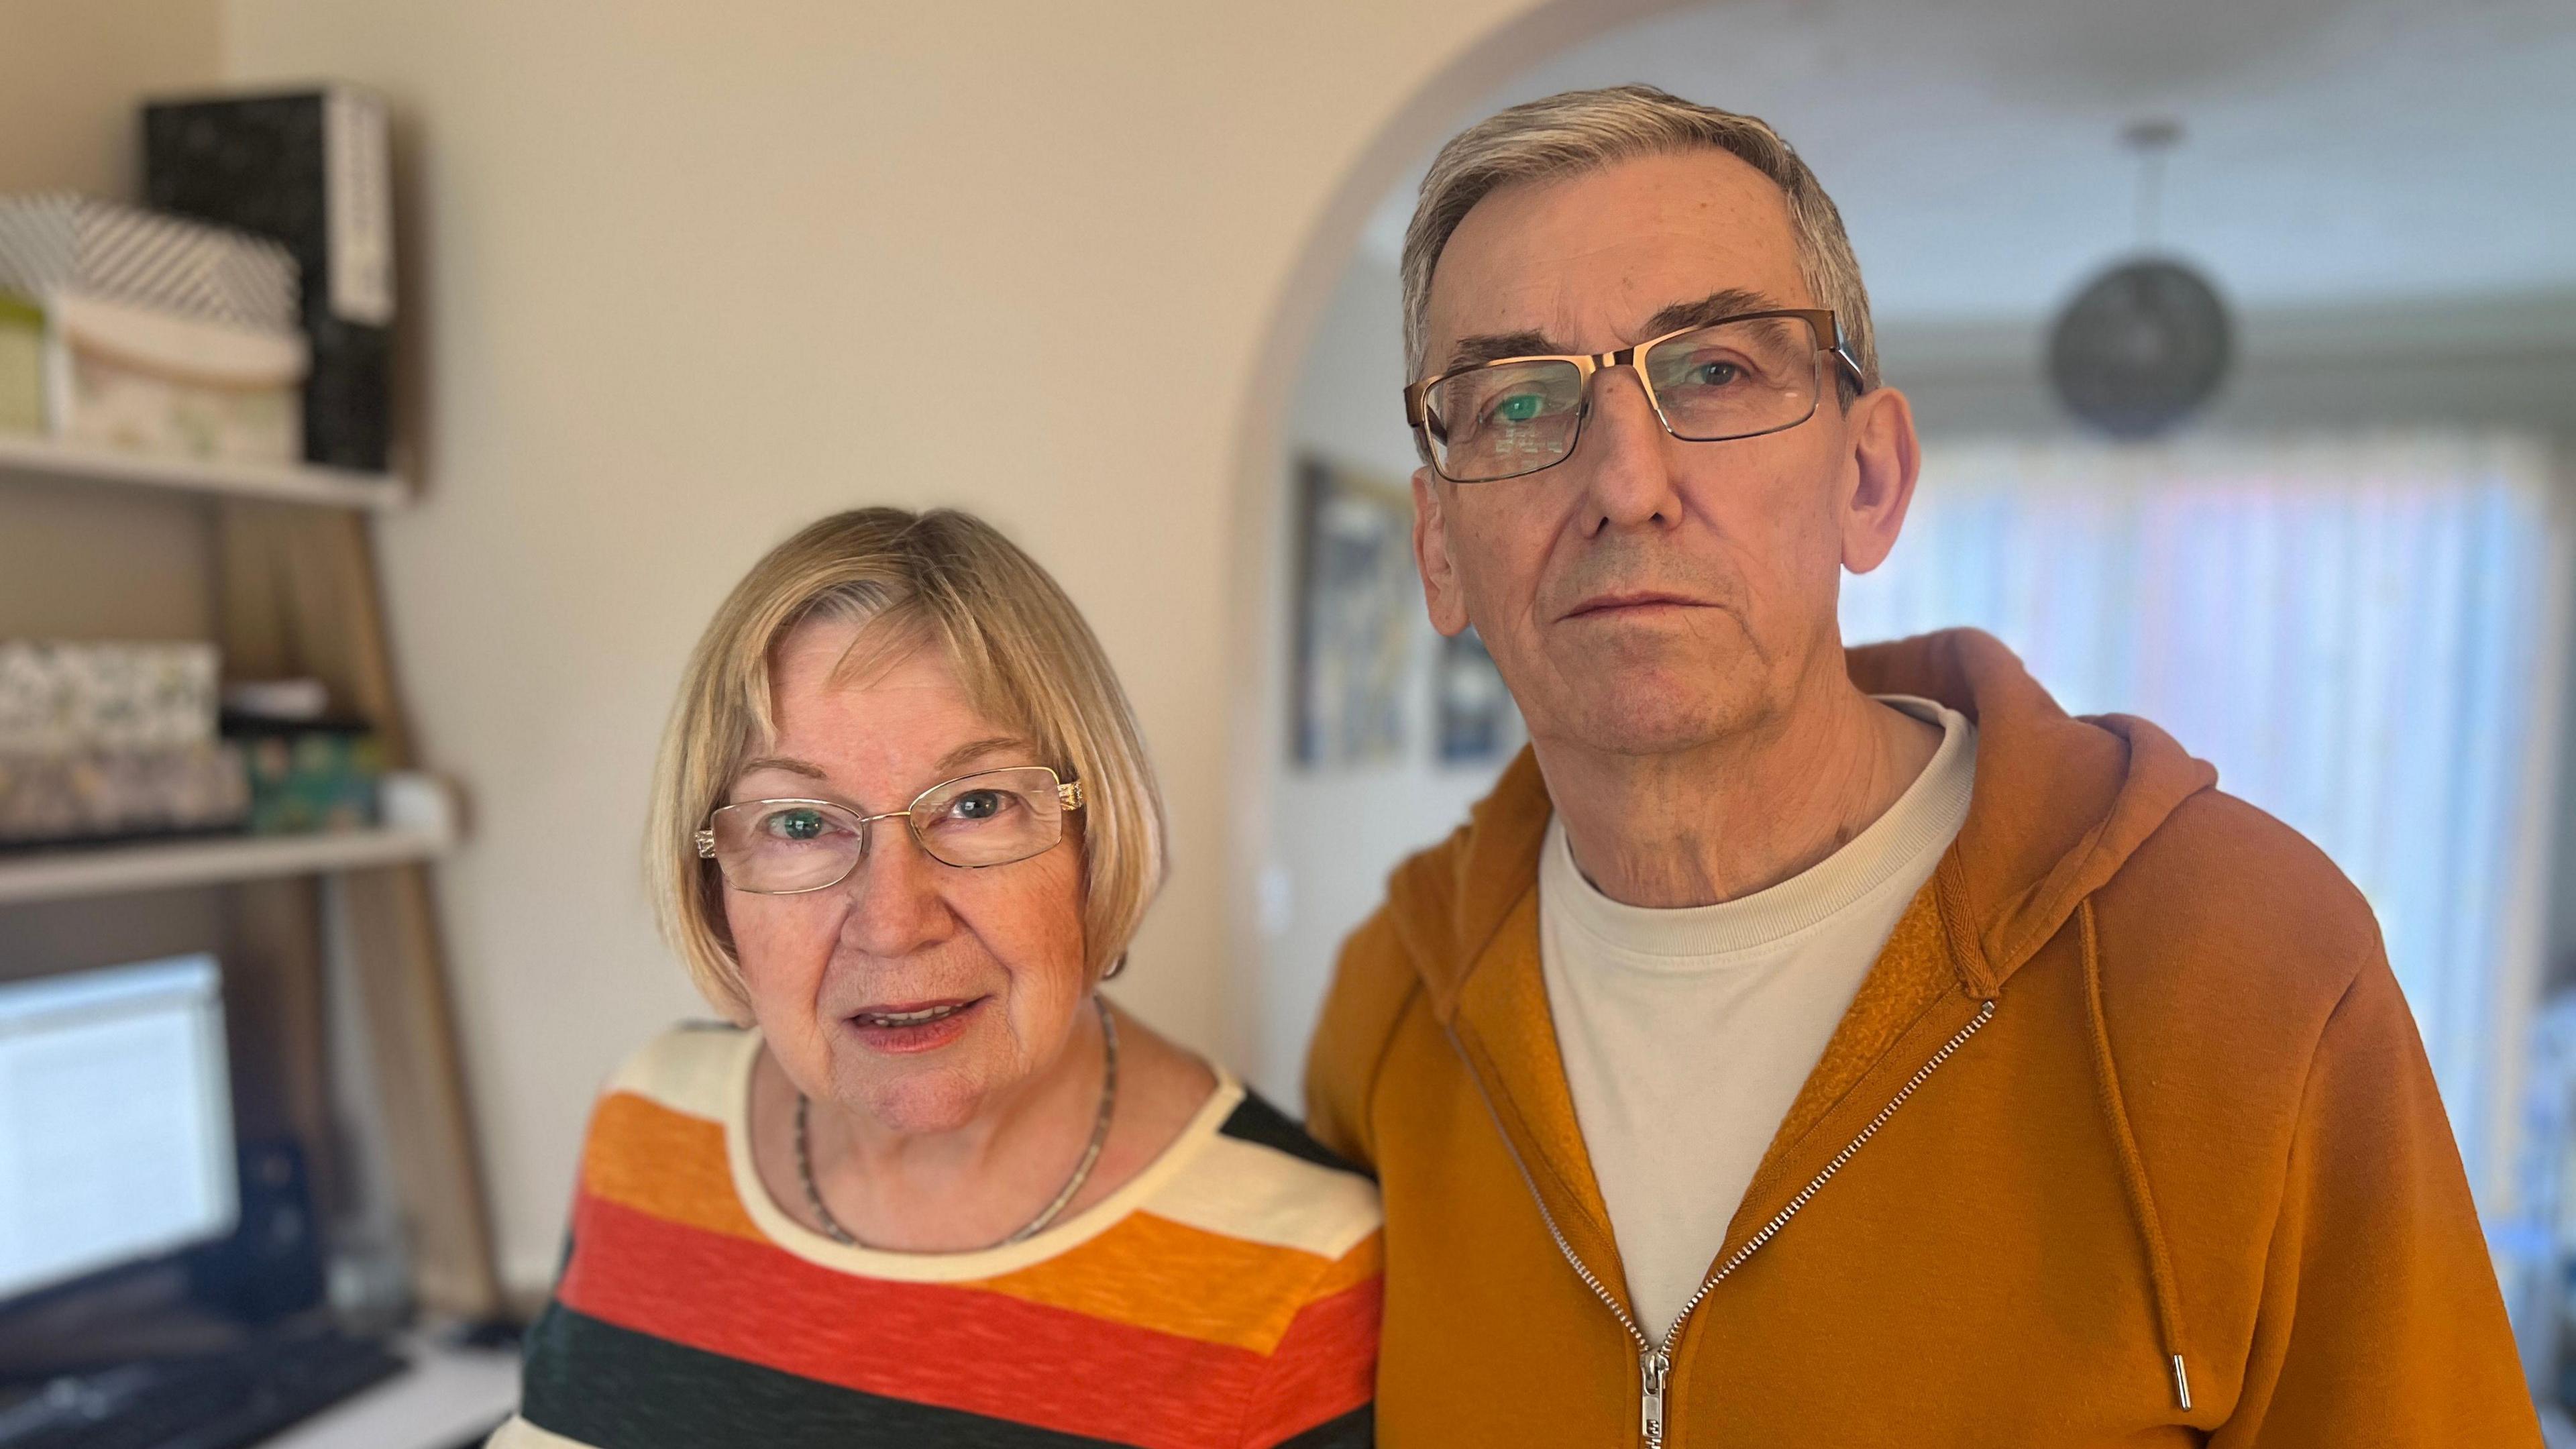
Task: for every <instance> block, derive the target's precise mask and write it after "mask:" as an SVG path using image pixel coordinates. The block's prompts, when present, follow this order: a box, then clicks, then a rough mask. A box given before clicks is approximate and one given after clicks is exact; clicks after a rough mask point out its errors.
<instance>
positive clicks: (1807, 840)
mask: <svg viewBox="0 0 2576 1449" xmlns="http://www.w3.org/2000/svg"><path fill="white" fill-rule="evenodd" d="M1940 743H1941V732H1940V730H1939V728H1938V727H1936V726H1933V725H1929V724H1926V723H1925V722H1923V721H1921V720H1918V719H1916V718H1914V717H1913V716H1911V715H1908V714H1906V713H1904V712H1903V711H1901V710H1897V709H1894V708H1891V707H1890V706H1887V705H1884V704H1881V703H1879V702H1878V701H1877V700H1874V699H1872V698H1870V697H1869V696H1868V695H1866V694H1863V693H1862V692H1861V691H1860V690H1859V688H1858V687H1857V686H1855V685H1853V684H1852V682H1851V679H1850V676H1849V675H1847V674H1846V673H1844V672H1843V668H1842V653H1841V650H1840V649H1839V648H1837V649H1835V650H1834V651H1833V656H1832V659H1831V661H1830V662H1829V663H1828V662H1823V661H1820V662H1819V663H1818V665H1817V666H1816V667H1814V668H1812V669H1811V670H1810V671H1809V673H1808V675H1807V677H1806V678H1805V679H1804V680H1802V683H1801V687H1800V689H1799V690H1798V692H1797V694H1796V695H1795V696H1794V697H1793V698H1792V699H1791V701H1790V703H1789V706H1788V707H1787V708H1785V709H1779V710H1774V711H1772V712H1770V713H1769V714H1767V715H1766V716H1765V717H1763V718H1761V719H1758V720H1754V721H1750V722H1748V723H1747V724H1745V725H1744V726H1743V727H1742V728H1739V729H1737V730H1734V731H1730V732H1728V733H1725V734H1722V735H1719V736H1716V737H1713V738H1710V739H1707V740H1703V741H1700V742H1697V743H1694V744H1692V745H1690V746H1689V747H1687V748H1683V749H1678V750H1673V751H1668V752H1662V753H1654V754H1636V753H1627V752H1614V751H1606V750H1599V749H1593V748H1589V747H1587V746H1585V745H1584V744H1582V743H1581V742H1579V741H1575V740H1570V739H1565V738H1552V739H1534V740H1533V741H1532V742H1531V745H1532V749H1533V751H1534V752H1535V753H1536V754H1537V756H1538V764H1539V769H1540V771H1541V773H1542V774H1544V775H1545V776H1546V779H1547V785H1548V796H1549V798H1550V800H1551V801H1552V802H1553V804H1554V806H1555V809H1556V812H1557V815H1558V817H1559V818H1560V819H1562V820H1563V822H1564V824H1565V834H1566V843H1567V845H1568V846H1570V847H1571V848H1572V850H1573V852H1574V863H1575V865H1576V867H1577V868H1578V869H1580V870H1581V871H1582V872H1583V876H1584V878H1585V879H1586V880H1588V881H1590V882H1591V883H1592V885H1593V887H1594V888H1595V889H1597V890H1599V891H1600V892H1601V893H1602V894H1603V895H1606V896H1608V897H1610V898H1611V899H1612V900H1614V901H1618V902H1620V903H1622V904H1625V905H1632V906H1648V907H1655V908H1660V909H1673V908H1680V907H1686V906H1708V905H1716V904H1718V903H1720V902H1724V901H1731V900H1738V899H1741V898H1742V897H1745V896H1749V895H1752V894H1754V893H1755V892H1757V891H1763V890H1768V889H1769V888H1771V887H1772V886H1775V885H1778V884H1780V883H1781V882H1782V881H1786V880H1789V879H1791V878H1792V877H1795V876H1797V875H1799V874H1800V873H1802V872H1804V871H1806V870H1809V869H1811V868H1813V867H1814V866H1816V865H1818V864H1820V863H1821V862H1823V861H1824V860H1825V859H1826V858H1827V857H1828V856H1831V855H1832V854H1833V853H1834V852H1835V851H1837V850H1840V849H1841V848H1842V847H1843V846H1845V845H1847V844H1849V843H1850V842H1851V840H1852V838H1853V837H1855V836H1857V835H1859V834H1860V833H1861V832H1862V831H1864V830H1866V829H1868V828H1869V827H1870V825H1871V824H1872V823H1874V822H1875V821H1876V820H1877V819H1878V818H1879V817H1880V816H1882V815H1884V814H1886V813H1887V811H1888V809H1889V807H1891V806H1893V805H1894V804H1895V803H1896V801H1897V799H1898V797H1900V796H1902V795H1903V794H1904V793H1905V791H1906V789H1907V787H1909V786H1910V785H1912V784H1913V783H1914V781H1915V779H1916V777H1917V776H1919V775H1921V774H1922V773H1923V768H1924V766H1925V765H1927V764H1929V763H1930V762H1931V759H1932V756H1933V753H1934V751H1936V750H1937V749H1939V747H1940Z"/></svg>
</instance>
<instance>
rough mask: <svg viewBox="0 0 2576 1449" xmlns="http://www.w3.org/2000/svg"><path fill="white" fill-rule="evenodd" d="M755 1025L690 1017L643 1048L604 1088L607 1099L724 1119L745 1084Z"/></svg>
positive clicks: (603, 1094) (630, 1057)
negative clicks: (638, 1100) (633, 1099)
mask: <svg viewBox="0 0 2576 1449" xmlns="http://www.w3.org/2000/svg"><path fill="white" fill-rule="evenodd" d="M753 1045H754V1035H753V1033H752V1032H751V1030H750V1029H749V1028H746V1027H739V1026H733V1025H730V1024H728V1023H725V1022H721V1021H686V1022H682V1023H680V1024H679V1025H677V1026H674V1027H671V1028H669V1029H668V1030H666V1031H664V1032H663V1033H662V1034H661V1035H660V1036H657V1037H655V1038H653V1039H652V1040H651V1041H648V1042H646V1043H645V1044H644V1045H643V1046H641V1047H639V1048H637V1049H636V1050H635V1051H634V1052H633V1053H632V1054H631V1055H629V1056H628V1057H627V1058H626V1060H625V1061H623V1062H621V1063H619V1064H618V1067H617V1070H616V1071H615V1072H613V1073H611V1074H610V1075H609V1078H608V1080H607V1081H606V1082H605V1083H604V1084H602V1085H601V1087H600V1097H601V1098H602V1100H606V1099H609V1098H613V1097H617V1096H630V1097H640V1098H642V1099H644V1100H645V1101H648V1102H651V1103H654V1104H655V1105H657V1106H660V1107H663V1108H665V1109H667V1110H670V1111H674V1112H680V1113H685V1114H687V1115H689V1116H692V1117H704V1118H707V1119H709V1120H712V1121H722V1120H724V1119H725V1118H726V1117H727V1116H728V1115H729V1114H730V1113H731V1111H732V1109H733V1107H734V1105H735V1104H734V1098H735V1097H737V1096H738V1095H740V1093H741V1091H742V1088H743V1070H744V1066H745V1063H744V1061H743V1053H744V1052H746V1051H749V1050H751V1049H752V1048H753Z"/></svg>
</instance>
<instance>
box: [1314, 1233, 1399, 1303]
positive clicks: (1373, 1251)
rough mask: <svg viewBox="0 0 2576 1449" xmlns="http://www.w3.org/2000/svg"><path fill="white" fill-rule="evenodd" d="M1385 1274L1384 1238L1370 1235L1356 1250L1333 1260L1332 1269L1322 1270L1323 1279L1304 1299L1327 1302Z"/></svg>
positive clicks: (1383, 1236) (1316, 1281)
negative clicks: (1335, 1295)
mask: <svg viewBox="0 0 2576 1449" xmlns="http://www.w3.org/2000/svg"><path fill="white" fill-rule="evenodd" d="M1385 1272H1386V1235H1385V1233H1383V1232H1375V1233H1371V1234H1369V1235H1368V1236H1367V1237H1365V1238H1363V1239H1361V1240H1360V1244H1359V1246H1358V1247H1356V1248H1353V1249H1351V1250H1350V1251H1349V1252H1347V1253H1344V1254H1343V1255H1342V1256H1341V1257H1339V1258H1337V1259H1335V1260H1333V1265H1332V1266H1331V1267H1329V1268H1326V1269H1325V1270H1324V1276H1322V1277H1321V1278H1318V1279H1316V1280H1315V1281H1314V1283H1313V1284H1311V1285H1310V1286H1309V1287H1308V1288H1307V1289H1306V1296H1307V1297H1308V1298H1310V1299H1313V1298H1329V1297H1331V1296H1332V1295H1333V1294H1336V1293H1339V1292H1341V1291H1342V1290H1343V1289H1345V1288H1348V1287H1350V1286H1352V1285H1353V1284H1357V1283H1365V1282H1367V1281H1369V1280H1370V1279H1372V1278H1376V1277H1378V1276H1380V1275H1381V1274H1383V1273H1385Z"/></svg>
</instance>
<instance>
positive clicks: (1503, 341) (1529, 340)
mask: <svg viewBox="0 0 2576 1449" xmlns="http://www.w3.org/2000/svg"><path fill="white" fill-rule="evenodd" d="M1564 351H1566V349H1565V348H1564V347H1562V346H1560V345H1559V344H1558V343H1557V342H1556V340H1555V339H1554V338H1552V337H1549V336H1548V335H1547V334H1546V333H1543V332H1480V333H1478V334H1477V335H1475V336H1473V337H1461V338H1459V339H1458V342H1457V345H1456V346H1454V347H1451V348H1450V349H1449V367H1448V370H1449V371H1451V372H1455V371H1457V370H1458V369H1459V368H1462V367H1474V366H1476V365H1477V364H1478V363H1484V362H1500V361H1502V360H1503V359H1504V358H1506V357H1553V356H1556V355H1558V354H1560V353H1563V352H1564Z"/></svg>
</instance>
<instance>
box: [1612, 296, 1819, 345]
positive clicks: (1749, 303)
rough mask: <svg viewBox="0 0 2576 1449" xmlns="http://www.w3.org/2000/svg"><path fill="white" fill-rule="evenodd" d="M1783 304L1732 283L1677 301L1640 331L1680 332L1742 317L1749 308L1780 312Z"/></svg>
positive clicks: (1645, 334) (1657, 334)
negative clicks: (1723, 288) (1692, 297)
mask: <svg viewBox="0 0 2576 1449" xmlns="http://www.w3.org/2000/svg"><path fill="white" fill-rule="evenodd" d="M1783 305H1784V304H1783V303H1781V302H1778V301H1776V300H1774V299H1772V298H1770V297H1766V296H1764V295H1762V294H1761V293H1760V292H1749V291H1746V290H1744V289H1743V288H1741V287H1729V288H1727V289H1726V290H1725V291H1722V292H1711V293H1709V294H1708V295H1707V296H1705V297H1702V298H1700V299H1699V300H1698V301H1696V302H1675V303H1674V304H1673V305H1671V306H1669V307H1666V308H1665V309H1664V310H1662V311H1661V312H1658V313H1656V314H1655V315H1654V316H1652V317H1649V318H1647V319H1646V326H1645V330H1644V331H1643V332H1642V333H1640V334H1639V335H1640V336H1641V337H1661V336H1663V335H1664V334H1665V333H1667V332H1679V331H1680V330H1682V329H1683V328H1685V327H1705V326H1707V325H1708V324H1710V323H1711V322H1719V321H1723V320H1725V319H1726V318H1729V317H1741V316H1743V315H1744V314H1745V313H1747V312H1777V311H1779V310H1781V308H1782V307H1783Z"/></svg>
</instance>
